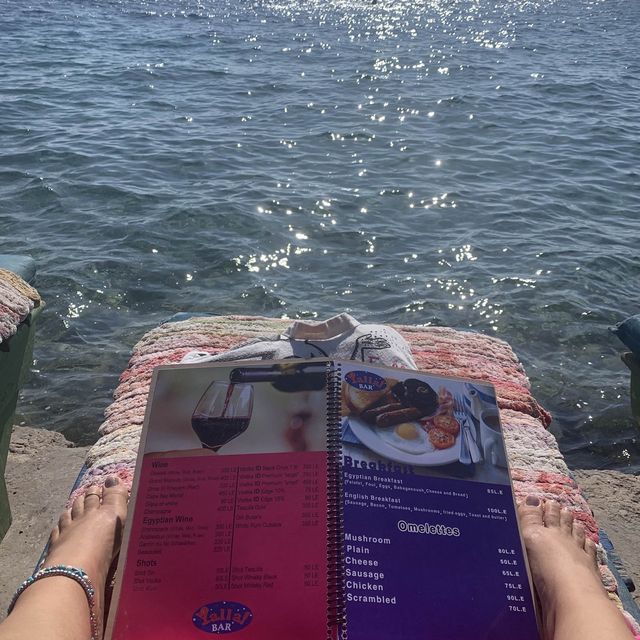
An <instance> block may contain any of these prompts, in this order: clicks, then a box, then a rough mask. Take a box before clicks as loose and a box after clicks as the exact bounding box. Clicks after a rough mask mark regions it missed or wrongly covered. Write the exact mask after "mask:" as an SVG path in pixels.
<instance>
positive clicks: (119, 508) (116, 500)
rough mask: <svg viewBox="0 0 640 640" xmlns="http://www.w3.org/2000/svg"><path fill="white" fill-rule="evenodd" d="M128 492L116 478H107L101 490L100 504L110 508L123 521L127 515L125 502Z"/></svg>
mask: <svg viewBox="0 0 640 640" xmlns="http://www.w3.org/2000/svg"><path fill="white" fill-rule="evenodd" d="M128 498H129V491H128V490H127V487H126V485H125V484H123V483H122V482H121V481H120V479H119V478H118V477H117V476H109V477H108V478H107V480H106V481H105V483H104V489H103V490H102V504H103V506H105V507H109V508H112V509H113V510H114V511H115V512H116V513H117V514H118V516H120V517H121V518H122V519H124V516H125V515H126V513H127V500H128Z"/></svg>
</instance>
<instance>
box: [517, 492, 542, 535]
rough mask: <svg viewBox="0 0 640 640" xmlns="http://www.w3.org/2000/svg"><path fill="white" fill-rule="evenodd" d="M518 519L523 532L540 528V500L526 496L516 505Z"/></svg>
mask: <svg viewBox="0 0 640 640" xmlns="http://www.w3.org/2000/svg"><path fill="white" fill-rule="evenodd" d="M518 518H519V520H520V525H521V526H522V528H523V530H526V529H529V528H530V527H541V526H542V503H541V502H540V498H538V497H537V496H533V495H528V496H527V497H526V498H525V499H524V500H523V501H522V502H520V503H519V504H518Z"/></svg>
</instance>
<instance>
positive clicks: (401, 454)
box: [340, 362, 539, 640]
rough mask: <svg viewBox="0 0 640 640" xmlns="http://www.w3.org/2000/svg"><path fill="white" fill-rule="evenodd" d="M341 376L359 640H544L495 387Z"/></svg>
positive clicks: (348, 584) (349, 588)
mask: <svg viewBox="0 0 640 640" xmlns="http://www.w3.org/2000/svg"><path fill="white" fill-rule="evenodd" d="M340 365H341V400H342V463H343V464H342V474H343V496H342V499H343V507H344V522H343V527H344V532H343V533H344V543H343V554H344V558H343V561H344V599H345V606H346V625H347V632H348V637H349V640H360V639H362V640H365V639H366V640H376V639H377V638H380V639H384V640H388V639H389V638H394V640H403V639H406V640H409V639H411V640H413V639H417V638H420V639H430V638H433V639H437V640H457V639H460V640H463V639H465V640H466V639H467V638H470V637H474V638H486V639H487V640H511V639H512V638H514V637H517V638H519V640H538V639H539V635H538V630H537V623H536V614H535V610H534V603H533V597H532V589H531V586H530V580H529V575H528V570H527V566H526V561H525V557H524V553H523V548H522V543H521V539H520V534H519V531H518V523H517V520H516V513H515V505H514V501H513V494H512V488H511V482H510V476H509V470H508V464H507V458H506V453H505V447H504V441H503V438H502V432H501V427H500V420H499V414H498V408H497V403H496V397H495V391H494V389H493V387H492V386H490V385H487V384H483V383H478V382H476V381H473V382H471V381H464V380H459V379H453V378H451V379H447V378H441V377H433V376H427V375H423V374H421V373H419V372H413V371H406V370H393V369H388V368H382V367H380V368H375V367H371V366H369V365H364V364H362V363H361V364H360V365H358V363H344V362H343V363H340Z"/></svg>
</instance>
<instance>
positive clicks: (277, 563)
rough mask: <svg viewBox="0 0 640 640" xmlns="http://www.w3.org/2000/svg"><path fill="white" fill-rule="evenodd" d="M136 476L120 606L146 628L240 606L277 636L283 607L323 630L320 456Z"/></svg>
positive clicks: (204, 463) (207, 463)
mask: <svg viewBox="0 0 640 640" xmlns="http://www.w3.org/2000/svg"><path fill="white" fill-rule="evenodd" d="M142 474H143V475H142V478H141V481H140V486H139V489H138V496H137V501H136V509H135V512H134V514H133V519H132V525H131V526H132V531H131V539H130V542H129V550H130V551H129V554H128V556H127V564H126V566H125V572H124V577H123V585H122V595H121V597H120V598H121V602H126V603H127V606H128V607H129V608H130V609H135V608H136V607H138V606H140V607H142V606H144V609H145V611H146V612H147V619H149V618H148V615H150V613H151V611H154V612H156V613H154V615H157V616H159V619H162V618H163V617H165V618H166V616H167V615H171V614H170V612H171V611H172V610H176V611H177V610H179V609H180V608H182V609H183V610H184V611H189V612H191V611H195V610H197V609H198V607H202V606H203V605H205V604H207V603H211V602H216V601H234V602H241V603H243V604H244V605H246V606H248V607H249V608H250V609H251V610H252V611H253V616H254V618H261V619H263V620H264V621H265V624H267V621H269V622H268V624H269V625H270V627H271V628H273V629H277V628H279V626H280V625H281V624H284V622H282V621H280V622H279V621H278V619H277V617H278V611H281V609H282V606H283V601H284V600H285V599H288V600H287V602H288V604H287V607H288V608H291V607H293V608H294V609H295V607H296V602H297V603H298V606H299V607H300V611H301V612H302V611H306V612H307V613H306V614H305V615H306V617H307V619H308V620H307V622H305V624H307V625H309V624H311V625H313V624H317V625H318V628H320V627H322V628H323V629H324V628H325V626H326V590H327V566H326V563H327V547H326V545H327V540H326V538H327V534H326V531H327V513H326V510H327V496H326V454H325V453H324V452H305V453H302V454H300V453H295V454H288V453H282V454H256V455H253V456H191V457H187V456H177V457H175V458H158V459H153V458H151V459H148V460H147V459H145V461H144V464H143V469H142ZM149 592H153V598H151V599H150V597H149V596H150V593H149ZM313 612H315V614H316V617H315V618H314V617H313V615H312V614H313ZM309 616H311V617H309ZM128 620H129V622H128V624H129V625H131V624H133V623H131V620H132V618H131V616H130V615H129V616H128ZM314 620H315V622H314ZM252 624H254V623H252ZM141 633H142V631H141ZM282 633H283V634H284V635H282V637H283V638H286V637H288V636H287V632H286V628H285V627H283V629H282ZM136 637H138V636H136ZM139 637H140V638H143V637H145V636H144V634H142V635H140V636H139ZM279 637H280V636H279Z"/></svg>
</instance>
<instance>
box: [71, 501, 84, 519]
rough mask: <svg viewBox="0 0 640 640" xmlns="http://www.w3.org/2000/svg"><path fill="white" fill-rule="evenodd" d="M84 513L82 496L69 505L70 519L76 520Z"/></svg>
mask: <svg viewBox="0 0 640 640" xmlns="http://www.w3.org/2000/svg"><path fill="white" fill-rule="evenodd" d="M83 513H84V495H82V496H78V497H77V498H76V499H75V500H74V501H73V504H72V505H71V517H72V518H73V519H74V520H76V519H78V518H79V517H80V516H81V515H82V514H83Z"/></svg>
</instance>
